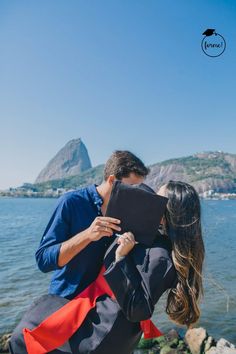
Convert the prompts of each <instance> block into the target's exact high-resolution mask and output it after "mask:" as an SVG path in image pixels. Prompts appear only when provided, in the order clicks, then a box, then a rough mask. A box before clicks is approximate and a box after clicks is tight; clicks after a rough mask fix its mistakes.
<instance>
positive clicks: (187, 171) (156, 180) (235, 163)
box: [31, 151, 236, 193]
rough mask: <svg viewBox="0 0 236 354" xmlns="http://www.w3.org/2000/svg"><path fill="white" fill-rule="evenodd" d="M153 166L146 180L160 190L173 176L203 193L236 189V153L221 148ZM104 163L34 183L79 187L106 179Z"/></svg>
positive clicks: (42, 187)
mask: <svg viewBox="0 0 236 354" xmlns="http://www.w3.org/2000/svg"><path fill="white" fill-rule="evenodd" d="M149 167H150V173H149V175H148V176H147V179H146V181H145V183H147V184H148V185H149V186H151V187H152V188H153V189H154V190H157V189H158V188H159V187H160V186H161V185H163V184H164V183H167V182H168V181H169V180H170V179H172V180H181V181H184V182H188V183H190V184H192V185H193V186H194V187H195V188H196V190H197V191H198V192H199V193H204V192H206V191H209V190H213V191H215V192H222V193H235V192H236V154H230V153H224V152H221V151H208V152H202V153H196V154H194V155H191V156H187V157H180V158H175V159H169V160H166V161H162V162H158V163H156V164H153V165H151V166H149ZM103 168H104V165H99V166H96V167H94V168H90V169H87V170H85V171H83V172H81V173H79V174H77V175H75V176H69V177H66V178H59V179H55V180H48V181H46V182H43V183H36V184H33V185H31V186H32V187H33V188H34V190H36V191H37V190H39V191H43V190H46V189H50V188H51V189H56V188H65V189H76V188H81V187H84V186H86V185H88V184H91V183H96V184H99V183H100V182H101V181H102V179H103Z"/></svg>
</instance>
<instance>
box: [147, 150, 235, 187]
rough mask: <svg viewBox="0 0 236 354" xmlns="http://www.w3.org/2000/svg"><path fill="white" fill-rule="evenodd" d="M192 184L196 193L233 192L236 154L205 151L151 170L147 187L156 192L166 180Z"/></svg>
mask: <svg viewBox="0 0 236 354" xmlns="http://www.w3.org/2000/svg"><path fill="white" fill-rule="evenodd" d="M170 179H172V180H180V181H184V182H187V183H190V184H192V185H193V186H194V187H195V189H196V190H197V191H198V193H204V192H206V191H209V190H213V191H215V192H221V193H232V192H236V154H229V153H224V152H222V151H208V152H202V153H197V154H195V155H191V156H187V157H181V158H176V159H170V160H166V161H163V162H159V163H157V164H154V165H152V166H150V173H149V175H148V177H147V179H146V183H147V184H149V185H150V186H151V187H152V188H154V189H157V188H159V187H160V186H161V185H162V184H164V183H166V182H168V180H170Z"/></svg>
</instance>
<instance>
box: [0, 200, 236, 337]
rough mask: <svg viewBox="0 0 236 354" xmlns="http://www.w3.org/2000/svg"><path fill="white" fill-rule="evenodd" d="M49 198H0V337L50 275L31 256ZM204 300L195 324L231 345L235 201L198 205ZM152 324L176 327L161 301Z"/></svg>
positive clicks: (234, 331)
mask: <svg viewBox="0 0 236 354" xmlns="http://www.w3.org/2000/svg"><path fill="white" fill-rule="evenodd" d="M55 204H56V200H55V199H46V198H45V199H36V198H35V199H34V198H25V199H24V198H0V244H1V248H0V250H1V253H0V254H1V256H0V284H1V285H0V334H3V333H7V332H10V331H12V330H13V328H14V327H15V326H16V325H17V323H18V322H19V321H20V319H21V317H22V316H23V314H24V312H25V311H26V309H27V307H29V305H30V304H31V303H32V301H33V300H34V299H36V298H37V297H39V296H41V295H42V294H45V293H47V291H48V285H49V282H50V278H51V273H42V272H40V271H39V270H38V268H37V265H36V263H35V258H34V253H35V250H36V248H37V247H38V244H39V242H40V239H41V237H42V234H43V231H44V229H45V227H46V225H47V223H48V221H49V218H50V216H51V213H52V211H53V209H54V207H55ZM202 224H203V236H204V242H205V247H206V261H205V265H204V288H205V296H204V299H203V301H202V304H201V309H202V315H201V320H200V322H199V325H201V326H204V327H205V328H206V329H207V331H208V333H209V334H210V335H212V336H213V337H215V338H216V339H219V338H220V337H224V338H226V339H228V340H230V341H231V342H233V343H236V200H222V201H217V200H204V201H202ZM154 320H155V322H156V323H157V325H158V327H159V328H160V329H161V330H163V331H167V330H168V329H171V328H177V329H178V330H180V331H184V329H181V328H180V327H176V325H174V324H173V323H172V322H170V320H169V319H168V318H167V316H166V314H165V297H164V296H163V298H162V299H161V300H160V301H159V303H158V304H157V306H156V310H155V314H154Z"/></svg>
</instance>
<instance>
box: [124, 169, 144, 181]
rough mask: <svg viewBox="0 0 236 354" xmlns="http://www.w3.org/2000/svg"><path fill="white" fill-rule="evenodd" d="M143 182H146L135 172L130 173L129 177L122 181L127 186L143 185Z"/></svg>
mask: <svg viewBox="0 0 236 354" xmlns="http://www.w3.org/2000/svg"><path fill="white" fill-rule="evenodd" d="M143 181H144V177H142V176H138V175H136V174H135V173H133V172H132V173H130V175H129V177H123V178H122V179H121V182H122V183H126V184H139V183H142V182H143Z"/></svg>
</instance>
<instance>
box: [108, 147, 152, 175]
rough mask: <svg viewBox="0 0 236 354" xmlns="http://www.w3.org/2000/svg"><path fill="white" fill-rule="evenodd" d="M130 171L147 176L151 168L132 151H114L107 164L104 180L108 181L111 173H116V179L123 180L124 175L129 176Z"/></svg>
mask: <svg viewBox="0 0 236 354" xmlns="http://www.w3.org/2000/svg"><path fill="white" fill-rule="evenodd" d="M130 173H135V174H136V175H138V176H141V177H146V176H147V174H148V173H149V169H148V168H147V167H146V166H145V165H144V163H143V162H142V161H141V160H140V159H139V158H138V157H137V156H135V155H134V154H132V152H130V151H121V150H116V151H114V152H113V154H112V155H111V156H110V157H109V159H108V160H107V162H106V164H105V168H104V180H105V181H106V180H107V178H108V177H109V176H110V175H114V176H115V177H116V179H118V180H121V179H122V178H123V177H128V176H129V175H130Z"/></svg>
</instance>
